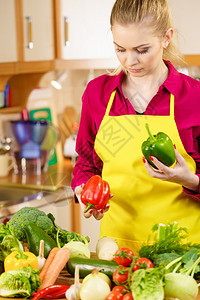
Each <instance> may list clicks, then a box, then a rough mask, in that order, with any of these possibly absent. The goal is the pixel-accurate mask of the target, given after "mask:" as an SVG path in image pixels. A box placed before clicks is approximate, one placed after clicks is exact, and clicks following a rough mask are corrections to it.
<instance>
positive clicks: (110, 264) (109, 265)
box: [67, 257, 119, 279]
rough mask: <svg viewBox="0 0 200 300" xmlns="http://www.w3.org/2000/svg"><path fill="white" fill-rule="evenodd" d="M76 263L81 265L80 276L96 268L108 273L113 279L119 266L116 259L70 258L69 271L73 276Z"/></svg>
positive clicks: (82, 276)
mask: <svg viewBox="0 0 200 300" xmlns="http://www.w3.org/2000/svg"><path fill="white" fill-rule="evenodd" d="M76 265H79V276H80V278H84V277H85V276H86V275H88V274H90V273H91V272H92V271H93V270H94V269H95V268H96V269H97V270H98V271H100V272H102V273H104V274H106V275H108V277H110V278H111V279H112V276H113V273H114V271H115V270H116V269H117V268H118V267H119V265H118V264H117V263H116V262H115V261H108V260H104V259H90V258H82V257H73V258H70V259H69V261H68V263H67V271H68V272H69V274H70V275H72V276H74V273H75V267H76Z"/></svg>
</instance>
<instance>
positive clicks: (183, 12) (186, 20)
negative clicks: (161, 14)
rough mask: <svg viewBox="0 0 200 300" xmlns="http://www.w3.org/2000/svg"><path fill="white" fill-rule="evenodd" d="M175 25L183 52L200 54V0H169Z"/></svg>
mask: <svg viewBox="0 0 200 300" xmlns="http://www.w3.org/2000/svg"><path fill="white" fill-rule="evenodd" d="M169 5H170V8H171V12H172V17H173V21H174V27H175V29H177V31H178V41H179V46H180V50H181V52H182V53H183V54H199V53H200V39H199V36H198V33H197V31H198V28H199V27H200V19H199V10H200V1H199V0H192V1H188V0H175V1H174V0H169Z"/></svg>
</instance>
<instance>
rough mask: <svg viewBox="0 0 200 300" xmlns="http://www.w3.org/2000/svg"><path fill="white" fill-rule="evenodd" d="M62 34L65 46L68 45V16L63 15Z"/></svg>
mask: <svg viewBox="0 0 200 300" xmlns="http://www.w3.org/2000/svg"><path fill="white" fill-rule="evenodd" d="M64 34H65V46H66V47H67V46H69V45H70V42H69V23H68V17H64Z"/></svg>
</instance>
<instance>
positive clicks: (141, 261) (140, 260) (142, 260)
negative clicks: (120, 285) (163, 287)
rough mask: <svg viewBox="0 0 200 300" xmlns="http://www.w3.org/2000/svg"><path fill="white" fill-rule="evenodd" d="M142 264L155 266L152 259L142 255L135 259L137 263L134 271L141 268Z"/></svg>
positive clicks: (150, 266) (148, 266) (149, 266)
mask: <svg viewBox="0 0 200 300" xmlns="http://www.w3.org/2000/svg"><path fill="white" fill-rule="evenodd" d="M142 265H143V266H146V267H147V268H153V263H152V261H151V260H150V259H148V258H145V257H140V258H138V259H137V260H136V261H135V264H134V266H133V271H136V270H138V269H140V268H141V267H142Z"/></svg>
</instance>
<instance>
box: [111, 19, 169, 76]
mask: <svg viewBox="0 0 200 300" xmlns="http://www.w3.org/2000/svg"><path fill="white" fill-rule="evenodd" d="M112 34H113V42H114V46H115V52H116V55H117V58H118V60H119V62H120V63H121V65H122V66H123V67H124V69H125V70H126V71H127V72H128V74H130V75H131V76H134V77H142V76H145V75H149V74H153V73H154V72H155V71H156V70H157V69H158V68H159V67H161V66H162V65H163V59H162V57H163V47H164V46H165V39H164V38H163V39H161V38H159V37H157V36H155V34H154V31H153V29H152V26H149V27H148V23H147V22H142V23H140V24H128V25H120V24H118V23H116V24H114V25H113V26H112Z"/></svg>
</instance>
